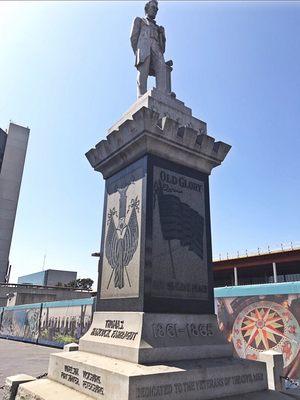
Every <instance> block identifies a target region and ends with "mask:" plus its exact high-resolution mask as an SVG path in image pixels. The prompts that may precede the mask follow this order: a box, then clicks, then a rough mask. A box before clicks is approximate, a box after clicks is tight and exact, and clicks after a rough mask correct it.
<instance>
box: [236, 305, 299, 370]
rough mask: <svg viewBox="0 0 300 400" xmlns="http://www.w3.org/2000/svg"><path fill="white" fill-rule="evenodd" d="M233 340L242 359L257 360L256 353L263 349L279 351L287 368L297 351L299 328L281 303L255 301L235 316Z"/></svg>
mask: <svg viewBox="0 0 300 400" xmlns="http://www.w3.org/2000/svg"><path fill="white" fill-rule="evenodd" d="M232 341H233V344H234V347H235V350H236V352H237V353H238V355H239V356H240V357H243V358H248V359H254V360H256V359H257V358H258V357H257V356H258V353H259V352H261V351H266V350H275V351H279V352H282V353H283V357H284V366H285V367H287V366H288V365H289V364H290V363H291V362H292V361H293V360H294V358H295V357H296V355H297V353H298V351H299V342H300V328H299V324H298V321H297V319H296V318H295V317H294V315H293V314H292V313H291V312H290V311H289V310H288V309H287V308H285V307H283V306H282V305H281V304H278V303H275V302H272V301H258V302H255V303H252V304H250V305H248V306H246V307H245V308H243V310H242V311H241V312H240V313H239V314H238V316H237V317H236V319H235V322H234V324H233V330H232Z"/></svg>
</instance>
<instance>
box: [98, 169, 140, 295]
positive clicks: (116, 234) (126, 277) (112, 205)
mask: <svg viewBox="0 0 300 400" xmlns="http://www.w3.org/2000/svg"><path fill="white" fill-rule="evenodd" d="M142 176H143V170H142V168H141V167H140V168H137V169H135V170H133V171H130V173H127V174H126V175H125V176H124V175H121V176H120V177H119V178H118V177H116V178H112V179H110V180H109V181H108V182H107V188H106V190H107V193H106V196H107V207H106V215H105V222H104V223H105V227H104V231H103V232H104V247H103V265H102V277H101V294H100V297H101V299H113V298H118V297H119V298H125V297H138V296H139V274H140V249H141V213H142V181H143V178H142Z"/></svg>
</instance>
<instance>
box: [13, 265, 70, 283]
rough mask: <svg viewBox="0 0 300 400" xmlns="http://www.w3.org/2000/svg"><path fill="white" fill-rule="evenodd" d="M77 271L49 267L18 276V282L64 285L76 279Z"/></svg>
mask: <svg viewBox="0 0 300 400" xmlns="http://www.w3.org/2000/svg"><path fill="white" fill-rule="evenodd" d="M76 278H77V272H76V271H64V270H61V269H47V270H45V271H39V272H35V273H33V274H29V275H23V276H20V277H19V278H18V284H24V285H39V286H59V285H60V286H64V285H67V284H68V283H70V282H72V281H75V280H76Z"/></svg>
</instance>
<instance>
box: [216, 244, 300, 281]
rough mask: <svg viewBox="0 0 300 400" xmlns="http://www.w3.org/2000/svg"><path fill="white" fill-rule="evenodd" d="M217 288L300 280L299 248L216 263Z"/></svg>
mask: <svg viewBox="0 0 300 400" xmlns="http://www.w3.org/2000/svg"><path fill="white" fill-rule="evenodd" d="M213 271H214V281H215V287H223V286H238V285H254V284H264V283H278V282H295V281H300V248H294V249H293V248H290V249H286V250H283V249H282V250H276V251H268V252H266V253H262V254H255V255H251V256H250V255H249V256H243V257H237V258H232V259H226V260H219V261H214V263H213Z"/></svg>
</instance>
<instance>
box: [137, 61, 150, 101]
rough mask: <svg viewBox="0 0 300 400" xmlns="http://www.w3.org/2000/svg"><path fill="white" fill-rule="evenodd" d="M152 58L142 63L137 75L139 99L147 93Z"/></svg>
mask: <svg viewBox="0 0 300 400" xmlns="http://www.w3.org/2000/svg"><path fill="white" fill-rule="evenodd" d="M149 67H150V56H149V57H147V58H146V60H145V61H144V62H143V63H141V64H140V65H139V66H138V67H137V70H138V74H137V97H141V96H143V94H145V93H146V92H147V79H148V75H149Z"/></svg>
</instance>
